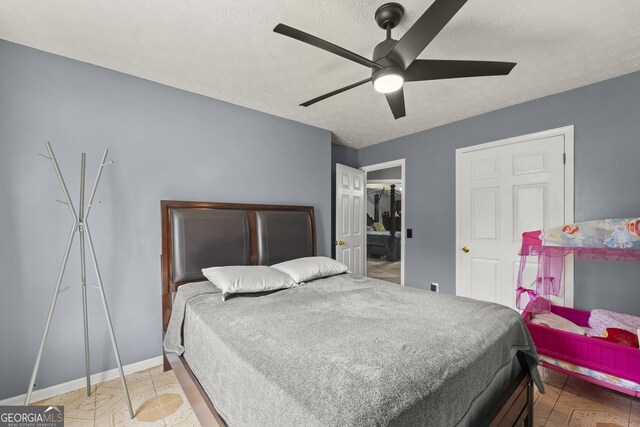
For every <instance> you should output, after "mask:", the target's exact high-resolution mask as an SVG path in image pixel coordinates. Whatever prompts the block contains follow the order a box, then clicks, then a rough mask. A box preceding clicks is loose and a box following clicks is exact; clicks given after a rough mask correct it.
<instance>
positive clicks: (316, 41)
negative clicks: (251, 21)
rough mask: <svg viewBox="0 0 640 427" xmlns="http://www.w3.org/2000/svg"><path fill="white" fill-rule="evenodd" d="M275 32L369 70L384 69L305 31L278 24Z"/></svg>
mask: <svg viewBox="0 0 640 427" xmlns="http://www.w3.org/2000/svg"><path fill="white" fill-rule="evenodd" d="M273 31H274V32H276V33H279V34H283V35H285V36H288V37H291V38H294V39H296V40H300V41H301V42H304V43H307V44H310V45H312V46H315V47H317V48H320V49H323V50H326V51H327V52H331V53H333V54H334V55H338V56H341V57H343V58H346V59H349V60H351V61H353V62H357V63H358V64H361V65H364V66H365V67H369V68H382V66H381V65H380V64H376V63H375V62H373V61H371V60H370V59H367V58H365V57H364V56H360V55H358V54H357V53H353V52H351V51H349V50H347V49H345V48H342V47H340V46H337V45H335V44H333V43H329V42H328V41H326V40H322V39H321V38H318V37H316V36H312V35H311V34H308V33H305V32H304V31H300V30H297V29H295V28H293V27H290V26H288V25H285V24H278V25H276V27H275V28H274V29H273Z"/></svg>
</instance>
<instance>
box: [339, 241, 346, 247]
mask: <svg viewBox="0 0 640 427" xmlns="http://www.w3.org/2000/svg"><path fill="white" fill-rule="evenodd" d="M346 244H347V242H345V241H344V240H338V246H344V245H346Z"/></svg>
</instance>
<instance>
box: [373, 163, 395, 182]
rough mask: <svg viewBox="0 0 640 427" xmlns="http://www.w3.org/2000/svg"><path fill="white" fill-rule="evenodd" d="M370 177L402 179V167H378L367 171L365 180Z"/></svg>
mask: <svg viewBox="0 0 640 427" xmlns="http://www.w3.org/2000/svg"><path fill="white" fill-rule="evenodd" d="M372 179H402V167H401V166H394V167H392V168H386V169H378V170H376V171H371V172H368V173H367V180H372Z"/></svg>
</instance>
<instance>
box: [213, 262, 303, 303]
mask: <svg viewBox="0 0 640 427" xmlns="http://www.w3.org/2000/svg"><path fill="white" fill-rule="evenodd" d="M202 274H204V276H205V277H206V278H207V279H209V281H210V282H211V283H213V284H214V285H215V287H216V288H218V289H220V290H221V291H222V301H225V300H226V299H227V297H228V296H229V295H231V294H243V293H254V292H265V291H274V290H277V289H287V288H291V287H293V286H296V282H295V281H294V280H293V279H292V278H291V277H289V276H288V275H287V274H285V273H283V272H281V271H279V270H276V269H275V268H271V267H268V266H266V265H236V266H229V267H209V268H203V269H202Z"/></svg>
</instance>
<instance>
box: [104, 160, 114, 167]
mask: <svg viewBox="0 0 640 427" xmlns="http://www.w3.org/2000/svg"><path fill="white" fill-rule="evenodd" d="M112 163H113V160H111V161H109V162H105V163H103V164H102V166H108V165H110V164H112Z"/></svg>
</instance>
